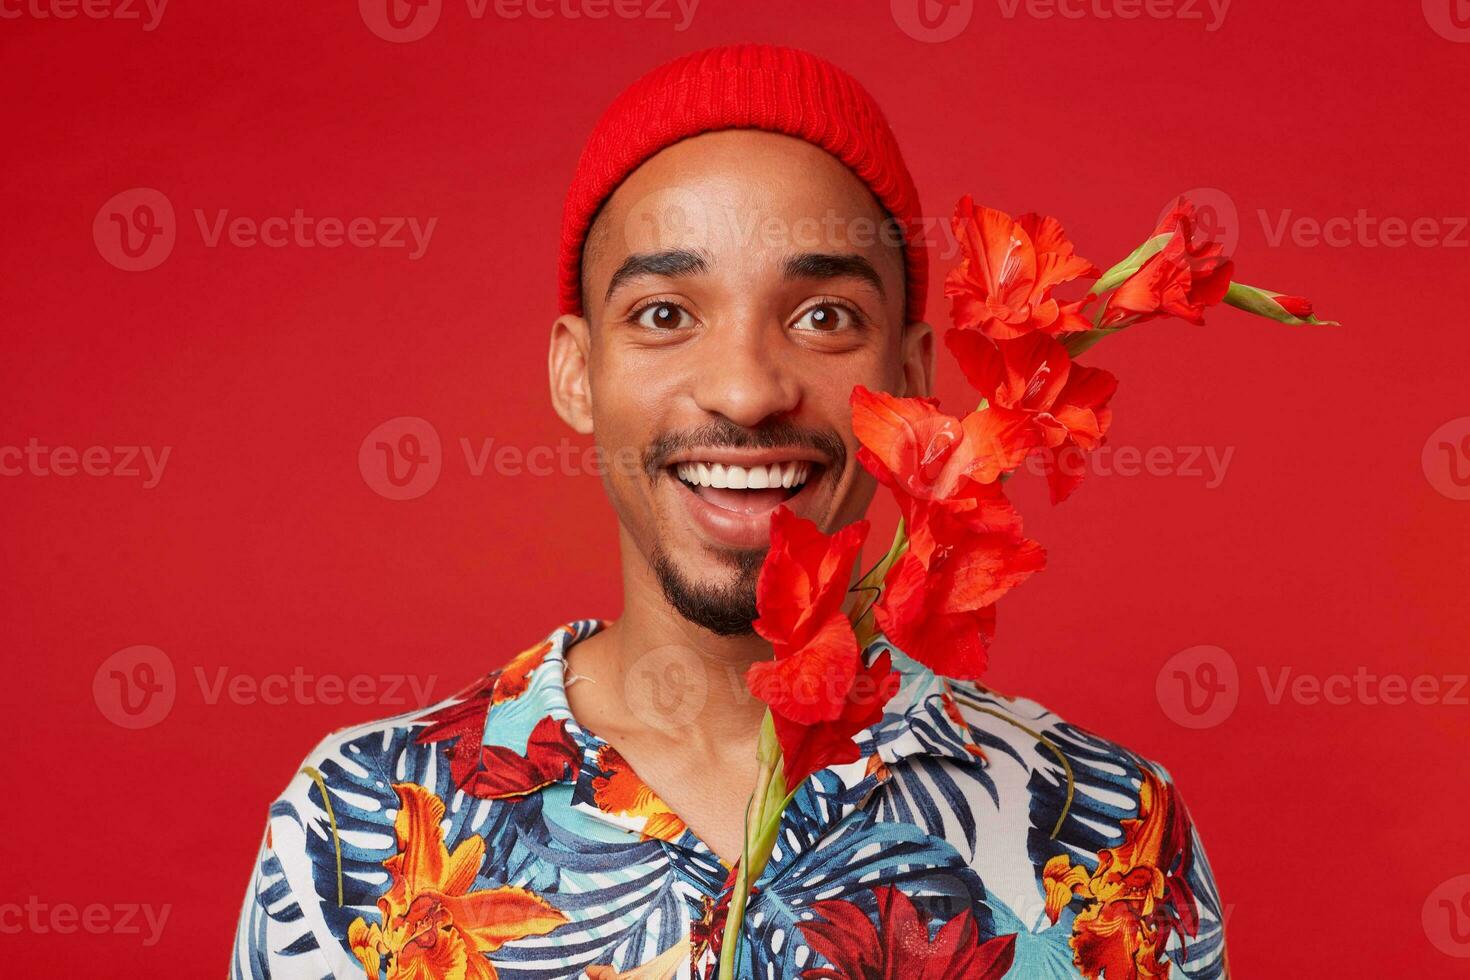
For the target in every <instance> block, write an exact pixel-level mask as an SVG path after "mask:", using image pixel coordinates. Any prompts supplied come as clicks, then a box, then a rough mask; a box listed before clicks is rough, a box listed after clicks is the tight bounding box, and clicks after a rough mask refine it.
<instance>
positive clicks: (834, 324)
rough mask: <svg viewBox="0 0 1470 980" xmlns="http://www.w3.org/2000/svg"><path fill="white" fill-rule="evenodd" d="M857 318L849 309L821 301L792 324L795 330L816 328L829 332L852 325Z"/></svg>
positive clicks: (819, 330) (821, 331)
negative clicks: (821, 302)
mask: <svg viewBox="0 0 1470 980" xmlns="http://www.w3.org/2000/svg"><path fill="white" fill-rule="evenodd" d="M856 320H857V318H856V317H855V316H853V313H852V311H851V310H849V309H847V308H846V307H843V306H838V305H837V304H836V303H823V304H821V305H819V306H813V307H812V308H811V309H809V310H807V311H806V312H805V313H803V314H802V315H801V316H800V317H798V318H797V320H796V322H795V323H793V324H792V326H793V327H794V328H796V329H797V330H816V331H818V332H820V333H831V332H832V331H834V330H841V329H843V328H847V327H852V326H854V325H855V323H856Z"/></svg>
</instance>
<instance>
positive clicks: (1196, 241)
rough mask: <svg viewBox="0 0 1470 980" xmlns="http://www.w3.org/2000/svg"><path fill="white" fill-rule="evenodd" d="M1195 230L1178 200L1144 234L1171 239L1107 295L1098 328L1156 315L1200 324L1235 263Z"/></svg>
mask: <svg viewBox="0 0 1470 980" xmlns="http://www.w3.org/2000/svg"><path fill="white" fill-rule="evenodd" d="M1197 232H1198V228H1197V227H1196V223H1195V215H1194V205H1193V204H1191V203H1189V201H1188V200H1186V199H1185V198H1182V197H1181V198H1180V199H1179V201H1178V203H1176V204H1175V205H1174V210H1172V211H1170V212H1169V214H1168V215H1167V216H1166V217H1165V218H1164V220H1163V221H1162V222H1160V224H1159V227H1158V228H1157V229H1155V230H1154V233H1153V235H1152V236H1150V237H1153V238H1157V237H1158V236H1159V235H1166V234H1170V233H1172V236H1173V237H1171V238H1170V239H1169V241H1168V243H1167V244H1166V245H1165V246H1164V247H1163V249H1162V250H1161V251H1159V252H1158V253H1156V254H1154V255H1152V256H1150V257H1149V258H1148V259H1147V260H1146V261H1145V262H1144V263H1143V265H1142V267H1140V268H1139V270H1138V271H1137V272H1135V273H1134V274H1133V275H1131V276H1129V277H1128V278H1127V279H1126V280H1124V282H1123V283H1122V285H1120V286H1119V287H1118V288H1117V290H1116V291H1114V292H1113V294H1112V295H1111V296H1109V297H1108V302H1107V305H1106V306H1105V307H1103V315H1102V321H1101V326H1103V327H1110V328H1113V327H1126V326H1128V325H1130V324H1133V323H1138V322H1140V321H1143V320H1152V319H1154V318H1155V317H1161V316H1177V317H1179V318H1181V319H1184V320H1188V321H1189V322H1190V323H1195V324H1203V323H1204V322H1205V320H1204V311H1205V307H1207V306H1214V305H1215V304H1217V303H1219V302H1220V301H1221V300H1222V299H1224V298H1225V292H1226V290H1228V289H1229V288H1230V277H1231V276H1233V275H1234V274H1235V263H1233V262H1231V261H1230V258H1229V257H1228V256H1226V255H1225V254H1224V251H1225V247H1224V246H1223V245H1221V244H1219V243H1218V242H1212V241H1210V240H1209V238H1208V237H1205V236H1201V235H1199V234H1197Z"/></svg>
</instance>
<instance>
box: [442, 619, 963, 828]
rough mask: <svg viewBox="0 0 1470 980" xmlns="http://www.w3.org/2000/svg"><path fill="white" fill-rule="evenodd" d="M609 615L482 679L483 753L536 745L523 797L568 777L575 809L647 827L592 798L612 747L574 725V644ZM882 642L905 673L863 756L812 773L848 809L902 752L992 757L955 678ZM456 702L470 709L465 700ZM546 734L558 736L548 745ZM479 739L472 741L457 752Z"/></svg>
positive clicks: (862, 746)
mask: <svg viewBox="0 0 1470 980" xmlns="http://www.w3.org/2000/svg"><path fill="white" fill-rule="evenodd" d="M608 623H609V621H607V620H601V619H581V620H576V621H573V622H570V623H567V624H566V625H564V626H559V627H558V628H557V629H555V630H553V631H552V632H551V634H550V635H549V636H547V637H546V639H545V640H543V641H542V642H541V643H538V644H537V645H536V646H534V647H531V648H530V649H528V650H526V651H524V652H523V653H521V654H519V655H517V656H516V657H514V658H513V659H512V660H511V661H510V662H509V663H507V664H506V665H505V666H504V667H502V668H500V670H498V671H496V672H494V673H492V674H491V675H490V676H489V677H487V678H486V679H485V681H484V682H482V683H481V684H480V685H477V689H478V690H477V692H476V694H475V696H474V699H475V700H478V701H481V702H482V703H484V704H485V709H484V711H485V714H484V715H483V719H484V722H483V731H482V733H481V739H480V743H481V746H483V751H484V752H485V753H494V752H502V753H504V752H509V753H513V754H515V755H516V756H518V757H520V756H524V757H528V758H529V757H531V756H532V755H533V750H534V754H536V755H537V758H536V760H534V764H530V765H528V770H529V771H530V774H529V775H527V776H526V777H525V778H526V784H525V786H524V787H523V790H522V791H521V792H520V793H519V794H517V795H524V793H527V792H537V791H540V790H544V789H547V788H548V787H550V786H553V785H558V784H571V785H572V787H573V792H572V797H571V806H573V807H574V808H576V809H579V810H581V811H583V812H584V813H586V814H587V815H588V816H591V817H594V818H596V819H599V820H601V821H602V822H604V823H610V824H613V825H615V826H618V827H621V828H622V829H624V830H629V831H634V832H640V831H641V832H643V833H645V834H647V833H648V830H647V827H648V822H647V821H646V820H645V818H644V817H641V816H637V815H632V816H629V815H625V814H617V813H609V812H607V811H605V810H603V809H602V808H600V807H599V806H598V805H597V804H596V802H595V801H594V789H595V786H596V780H598V779H600V778H603V777H604V775H605V770H604V764H605V761H606V760H605V759H600V758H599V753H601V752H603V751H604V749H605V748H608V746H607V743H606V742H604V741H603V740H602V739H600V738H598V737H597V736H596V735H594V734H592V733H590V732H588V731H586V730H584V729H583V728H582V727H581V726H580V725H578V724H577V721H576V719H575V718H574V717H573V716H572V712H571V708H570V706H569V705H568V702H567V693H566V687H567V678H566V673H567V662H566V656H567V652H568V651H569V650H570V649H571V648H572V647H573V646H575V645H576V644H577V643H580V642H581V641H582V640H585V639H587V638H588V637H590V636H592V635H594V634H596V633H598V632H599V631H601V630H602V629H603V628H605V627H606V626H607V625H608ZM885 650H886V651H887V652H888V653H889V654H890V656H891V657H892V662H893V669H894V670H895V671H897V672H898V674H899V676H900V686H899V689H898V692H897V693H896V694H895V695H894V697H893V699H892V700H891V701H889V703H888V705H887V706H886V708H885V710H884V713H883V717H882V719H880V720H879V721H878V722H877V723H876V724H874V725H872V726H870V727H869V728H867V729H865V730H864V731H862V732H860V733H859V734H858V735H857V736H856V738H855V741H856V742H857V744H858V748H859V750H860V751H861V753H862V755H861V757H860V758H859V759H858V760H857V761H856V762H852V763H847V764H843V765H836V766H830V767H828V768H827V769H825V770H822V771H821V772H819V773H817V774H816V775H815V776H814V777H813V781H814V784H820V785H821V786H822V787H823V791H822V795H824V796H829V797H830V798H832V799H834V801H835V800H837V799H839V798H840V799H841V801H842V803H841V810H842V811H848V810H850V809H851V808H852V807H854V806H857V805H861V802H862V800H864V799H866V798H867V796H868V795H869V794H870V793H871V792H872V790H873V789H875V788H876V787H877V786H878V785H879V784H881V783H882V782H883V781H884V780H885V779H886V778H887V772H886V767H887V766H892V765H894V764H895V763H898V762H899V761H901V760H903V759H906V758H910V757H914V756H928V757H937V758H941V759H948V760H951V761H954V762H958V763H962V764H966V765H976V764H980V765H983V764H984V762H985V759H984V755H983V754H982V753H981V751H980V749H979V748H978V747H977V746H976V745H975V742H974V739H973V736H972V734H971V732H970V729H969V727H968V726H967V725H966V724H965V722H964V720H963V717H962V716H961V714H960V713H959V710H958V708H957V707H956V706H955V702H954V699H953V697H952V695H951V692H950V686H949V682H948V681H946V680H945V679H944V678H941V677H939V676H937V675H935V674H934V673H933V672H932V671H930V670H928V669H927V668H925V667H924V666H923V665H921V664H919V663H917V662H916V661H914V660H912V659H911V658H909V657H908V656H906V655H905V654H904V653H903V652H902V651H900V650H898V649H897V648H896V647H894V646H893V645H892V644H891V643H889V642H888V640H887V639H886V638H885V637H882V636H879V637H878V638H877V639H876V640H874V641H873V642H872V643H870V644H869V646H868V647H867V649H866V650H865V651H864V654H865V658H866V659H867V660H869V661H870V660H871V659H872V658H873V657H876V656H878V655H879V654H880V653H881V652H883V651H885ZM455 707H457V708H460V709H461V710H463V709H462V707H461V705H456V706H455ZM450 710H453V709H450ZM548 719H549V720H550V721H549V722H548V721H547V720H548ZM538 726H539V727H538ZM548 732H552V733H555V735H556V738H557V739H559V740H560V741H558V742H553V743H548V738H547V736H548ZM464 734H466V735H468V734H469V733H468V732H464ZM548 744H551V746H552V747H551V749H549V750H548V749H546V748H545V746H546V745H548ZM472 747H473V743H471V745H470V746H465V747H464V749H461V750H459V751H468V750H471V749H472ZM834 782H835V785H833V784H834ZM835 815H836V814H834V816H835Z"/></svg>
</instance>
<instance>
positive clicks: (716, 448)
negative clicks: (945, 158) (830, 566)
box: [232, 45, 1228, 980]
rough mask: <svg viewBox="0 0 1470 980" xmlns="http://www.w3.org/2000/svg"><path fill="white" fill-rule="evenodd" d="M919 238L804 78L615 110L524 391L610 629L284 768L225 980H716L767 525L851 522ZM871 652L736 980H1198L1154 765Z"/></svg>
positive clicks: (915, 327)
mask: <svg viewBox="0 0 1470 980" xmlns="http://www.w3.org/2000/svg"><path fill="white" fill-rule="evenodd" d="M918 214H919V211H918V197H917V194H916V193H915V190H914V187H913V183H912V180H911V178H910V176H909V174H908V171H907V169H906V168H905V166H904V164H903V160H902V157H901V156H900V154H899V151H898V147H897V145H896V143H895V141H894V138H893V135H892V133H891V131H890V130H889V129H888V126H887V124H886V123H885V122H884V120H883V117H882V114H881V113H880V112H879V110H878V108H877V106H876V105H875V104H874V103H873V101H872V100H871V98H870V97H869V96H868V95H867V94H866V93H865V92H864V91H863V90H862V88H861V87H860V86H859V85H858V84H857V82H856V81H854V80H853V79H852V78H850V77H849V76H847V75H846V74H844V73H842V72H841V71H840V70H838V69H836V68H834V67H833V66H831V65H830V64H828V63H826V62H824V61H822V60H820V59H818V58H815V57H813V56H811V55H809V54H806V53H804V52H800V51H794V50H790V49H785V48H777V47H770V46H760V45H742V46H735V47H726V48H718V49H713V50H710V51H705V52H701V53H698V54H695V55H692V56H689V57H686V58H682V59H680V60H678V61H675V62H673V63H670V64H668V65H665V66H663V67H661V68H659V69H657V70H656V71H654V72H653V73H651V74H650V75H648V76H646V77H645V78H643V79H641V80H640V81H639V82H638V83H636V84H635V85H634V86H633V87H632V88H630V89H629V90H628V91H626V92H624V93H623V94H622V95H621V96H620V97H619V98H618V99H617V100H616V101H615V102H614V103H613V105H612V106H611V107H610V108H609V109H608V110H607V112H606V114H605V115H604V116H603V118H602V120H601V121H600V122H599V123H598V125H597V128H596V130H595V131H594V133H593V135H592V137H591V139H590V140H589V142H588V144H587V147H586V149H585V150H584V152H583V155H582V158H581V161H580V163H579V165H578V170H577V174H576V176H575V179H574V181H573V184H572V188H571V191H570V193H569V195H568V198H567V202H566V206H565V212H564V221H563V236H562V237H563V241H562V256H561V267H560V276H561V280H560V285H561V308H562V315H561V316H560V318H559V319H557V320H556V322H555V324H554V326H553V328H552V333H551V346H550V358H549V367H550V380H551V394H552V400H553V402H554V404H555V407H556V410H557V412H558V413H559V414H560V415H561V417H562V418H563V419H565V420H566V422H567V423H568V424H569V425H570V426H571V427H572V428H573V429H575V430H576V431H578V432H582V433H588V434H591V435H592V436H593V437H594V438H595V440H596V443H597V446H598V448H599V449H600V450H601V452H602V453H603V457H604V459H606V460H607V461H608V466H607V467H606V476H605V485H606V488H607V492H608V495H609V497H610V499H611V501H612V504H613V507H614V510H615V511H616V513H617V516H618V521H619V529H620V538H619V541H620V549H621V551H620V555H621V573H622V579H623V586H624V608H623V611H622V614H621V615H620V616H619V617H618V618H617V619H616V621H614V622H603V621H600V620H579V621H576V622H572V623H570V624H568V625H565V626H561V627H558V628H557V629H556V630H554V631H552V633H551V634H550V636H548V637H546V638H545V639H544V640H542V641H541V642H539V643H536V644H535V645H533V646H531V647H530V648H529V649H526V650H525V651H524V652H522V653H520V654H519V655H517V656H515V657H514V658H513V659H511V660H510V662H509V663H508V664H507V665H506V666H505V667H503V668H501V669H499V670H495V671H492V672H491V673H490V674H489V675H488V676H486V677H485V678H483V679H482V680H480V681H478V682H476V683H475V684H473V685H471V686H470V687H469V688H467V689H466V690H465V691H464V692H463V693H462V694H460V695H458V696H456V697H455V698H452V699H450V700H449V701H447V702H444V703H443V704H440V705H436V706H433V707H431V708H429V709H427V710H424V711H419V712H414V713H411V714H409V715H404V716H400V717H398V718H392V719H389V720H387V721H384V722H379V723H375V724H370V725H365V726H362V727H359V728H354V729H350V730H347V731H343V732H339V733H337V734H335V735H333V736H332V737H330V738H329V739H327V741H326V742H324V743H323V744H322V745H321V746H319V747H318V748H317V749H316V750H315V751H313V753H312V754H311V755H310V757H308V759H307V761H306V763H305V764H304V765H303V767H302V768H301V770H300V772H299V773H298V775H297V776H296V777H295V779H294V780H293V781H292V782H291V784H290V785H289V786H288V787H287V789H286V791H285V792H284V794H283V795H282V796H281V798H280V799H279V800H277V801H276V803H275V804H274V806H273V807H272V808H271V817H270V822H269V826H268V828H267V832H266V838H265V842H264V845H263V847H262V849H261V853H260V859H259V863H258V866H257V868H256V872H255V877H254V880H253V882H252V883H251V886H250V889H249V891H248V894H247V897H246V903H245V908H244V911H243V913H242V915H241V919H240V925H239V933H238V938H237V942H236V949H235V956H234V961H233V972H232V975H233V976H234V977H238V978H261V977H276V978H283V977H289V978H296V977H324V976H334V977H360V976H363V975H367V976H370V977H379V976H383V977H404V978H407V977H414V978H424V980H429V978H463V977H469V978H486V977H495V976H504V977H537V978H553V977H558V978H559V977H576V976H584V975H585V976H589V977H619V976H628V977H637V978H666V977H673V976H676V975H677V976H680V977H691V976H692V977H711V976H713V975H714V972H715V967H716V963H717V960H718V957H719V950H720V947H721V940H722V933H723V928H724V912H725V908H726V905H727V903H728V900H729V888H730V884H731V878H732V875H731V868H732V866H733V865H734V864H735V862H736V861H737V860H738V859H739V857H740V851H741V841H742V839H743V838H742V825H743V813H744V808H745V803H746V800H747V798H748V797H749V795H750V792H751V789H752V787H753V786H754V784H755V780H756V752H755V746H756V739H757V732H758V729H759V725H760V719H761V716H762V712H763V710H764V707H765V706H764V704H762V703H761V702H760V701H758V700H756V699H754V698H753V697H751V696H749V695H748V694H746V693H745V691H744V688H743V686H742V684H741V680H740V679H741V677H742V676H743V674H744V671H745V669H746V668H747V667H748V666H749V665H750V664H751V663H753V662H755V661H757V660H760V659H766V658H769V657H770V656H771V650H770V646H769V645H768V644H767V643H766V642H765V641H764V640H762V639H761V638H760V637H759V636H757V635H756V634H755V633H754V632H753V631H752V629H751V620H752V619H753V618H754V617H755V615H756V610H755V599H754V596H755V582H756V577H757V574H758V570H759V567H760V563H761V559H762V555H763V552H764V549H765V547H766V546H767V545H768V543H769V533H770V532H769V524H770V512H771V510H772V509H773V508H775V507H776V506H777V505H778V504H783V503H784V504H785V505H786V506H787V507H789V508H791V509H792V510H794V511H795V512H796V513H797V514H799V515H800V516H802V517H806V518H808V519H810V520H813V521H815V522H816V523H817V524H818V525H819V526H820V527H822V528H823V529H824V530H826V531H833V530H836V529H837V528H840V527H842V526H844V525H846V524H849V523H851V522H852V521H854V520H857V519H859V518H860V517H861V516H862V515H863V513H864V512H865V511H866V509H867V507H868V504H869V502H870V500H871V499H872V496H873V494H874V490H875V484H874V481H873V480H872V479H871V478H870V477H869V476H868V475H867V474H866V473H865V472H864V471H863V469H862V468H861V467H860V466H859V465H858V463H857V459H856V448H857V445H856V442H855V440H854V438H853V434H852V431H851V426H850V424H849V407H848V398H849V396H850V393H851V392H852V389H853V387H854V386H855V385H858V384H862V385H865V386H867V387H868V388H870V389H873V390H882V391H888V392H892V393H894V394H897V395H900V396H904V395H908V396H913V395H925V394H928V393H929V391H930V387H931V380H932V372H933V357H934V352H933V333H932V330H931V328H930V327H929V326H928V325H927V324H926V323H924V322H922V317H923V310H924V300H925V288H926V276H927V264H926V263H927V257H926V255H925V251H924V247H923V243H922V241H921V239H920V235H921V232H922V229H921V228H920V227H919V222H918V221H917V220H916V219H917V217H918ZM857 571H858V570H857V569H854V574H856V573H857ZM881 650H891V645H889V644H887V642H886V641H885V640H882V639H881V638H880V640H879V641H877V642H875V643H874V644H873V645H872V646H870V648H869V651H868V655H869V656H873V655H876V654H877V653H878V652H880V651H881ZM508 652H509V651H508ZM893 655H894V659H895V666H896V667H897V668H898V669H900V671H901V672H902V675H903V686H902V688H901V690H900V693H899V694H898V695H897V696H896V697H895V698H894V699H893V701H892V702H890V703H889V705H888V707H887V709H886V713H885V715H884V717H883V719H882V721H881V722H879V723H878V724H876V725H874V726H873V727H872V728H870V729H868V730H867V731H865V732H863V733H862V734H861V735H860V736H859V738H858V742H859V744H860V746H861V748H862V752H863V758H862V759H861V760H860V761H859V762H857V763H854V764H849V765H842V766H834V767H829V768H827V769H825V770H822V771H820V772H818V773H816V774H815V775H814V776H812V777H811V778H810V779H809V780H808V781H807V782H806V783H805V784H804V785H803V786H802V788H801V790H800V792H798V793H797V795H796V797H795V799H794V801H793V803H792V805H791V807H790V809H789V810H788V812H787V814H786V817H785V818H784V820H783V826H782V830H781V835H780V838H779V840H778V842H777V846H776V850H775V853H774V854H773V856H772V858H771V861H770V863H769V865H768V866H767V868H766V869H765V871H764V873H763V874H762V875H761V876H760V878H759V880H758V881H757V882H756V883H755V893H754V895H753V897H752V899H751V901H750V904H749V907H748V910H747V912H746V916H745V919H744V927H743V933H742V939H741V944H742V948H741V958H740V971H741V974H742V975H745V976H762V977H797V976H808V977H848V976H851V977H911V976H912V977H919V976H931V977H938V976H953V977H956V978H958V977H982V976H983V977H991V976H993V977H999V976H1002V975H1006V976H1013V977H1027V978H1031V977H1078V976H1086V977H1098V976H1099V975H1105V976H1106V977H1107V978H1108V980H1114V978H1119V980H1122V978H1136V977H1166V976H1173V977H1192V978H1193V977H1199V978H1217V977H1224V976H1226V975H1227V972H1228V971H1227V967H1226V961H1225V948H1224V935H1223V928H1222V927H1223V923H1222V916H1221V907H1220V902H1219V899H1218V896H1217V894H1216V891H1215V888H1214V884H1213V881H1212V878H1211V875H1210V871H1209V867H1208V864H1207V862H1206V860H1205V855H1204V852H1203V851H1202V849H1201V847H1200V843H1199V840H1198V837H1197V836H1196V834H1195V833H1194V830H1193V827H1192V825H1191V823H1190V821H1189V818H1188V814H1187V811H1186V810H1185V808H1184V804H1183V802H1182V801H1181V799H1180V797H1179V795H1178V793H1177V791H1176V790H1175V789H1174V787H1173V785H1172V782H1171V781H1170V779H1169V776H1168V774H1167V772H1166V771H1165V770H1164V769H1163V768H1162V767H1160V766H1158V765H1157V764H1155V763H1152V762H1149V761H1148V760H1146V759H1143V758H1141V757H1140V756H1138V755H1136V754H1134V753H1132V752H1130V751H1128V750H1127V749H1125V748H1122V747H1121V746H1118V745H1115V744H1112V743H1110V742H1107V741H1105V740H1103V739H1101V738H1098V737H1097V736H1094V735H1092V734H1089V733H1088V732H1085V731H1083V730H1081V729H1079V728H1076V727H1073V726H1071V725H1069V724H1067V723H1065V722H1063V721H1062V720H1060V719H1058V718H1057V717H1056V716H1054V715H1052V714H1051V713H1049V712H1047V711H1046V710H1044V709H1043V708H1041V707H1040V706H1038V705H1036V704H1035V703H1033V702H1030V701H1025V700H1019V699H1011V698H1007V697H1003V696H1001V695H998V694H996V693H994V692H991V691H988V690H986V689H984V688H980V687H975V686H966V685H962V684H958V683H952V682H947V681H944V680H942V679H940V678H937V677H935V676H934V675H933V674H930V673H928V672H927V671H926V670H924V669H923V668H922V667H920V666H918V665H917V664H915V663H913V662H912V661H910V660H908V659H907V658H905V657H903V656H902V655H901V653H899V652H897V651H893Z"/></svg>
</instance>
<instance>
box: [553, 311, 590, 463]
mask: <svg viewBox="0 0 1470 980" xmlns="http://www.w3.org/2000/svg"><path fill="white" fill-rule="evenodd" d="M591 338H592V334H591V331H590V330H589V328H588V326H587V321H586V319H585V318H583V317H580V316H570V315H568V316H560V317H557V318H556V322H555V323H553V324H552V325H551V348H550V350H549V351H548V352H547V356H546V367H547V371H548V373H549V375H550V380H551V404H552V407H553V408H555V409H556V414H558V415H560V416H561V417H562V421H563V422H565V423H566V424H567V425H570V426H571V427H572V428H573V429H574V430H576V431H577V432H580V433H581V434H582V435H588V434H590V433H591V432H592V384H591V381H590V379H589V377H588V366H589V364H590V363H591V356H592V349H591Z"/></svg>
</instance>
